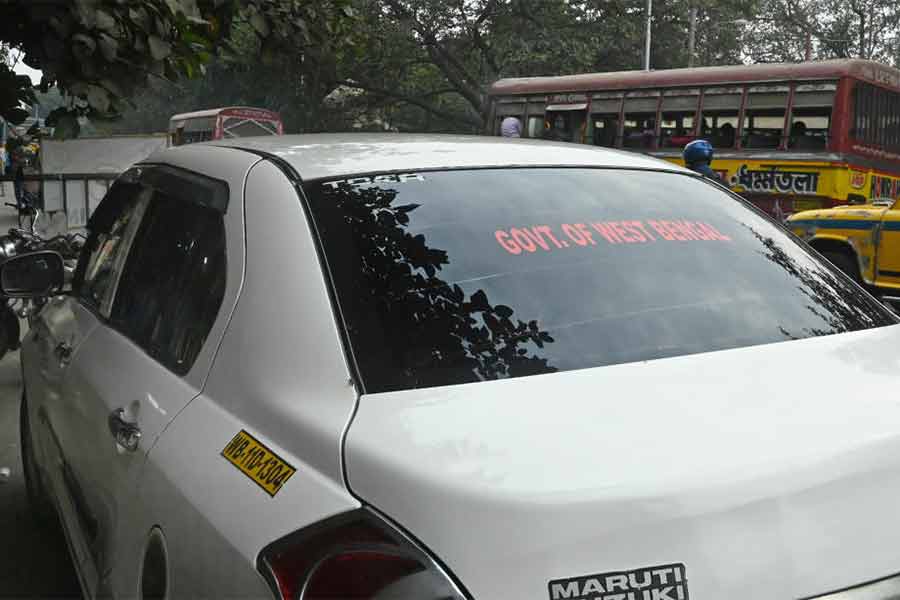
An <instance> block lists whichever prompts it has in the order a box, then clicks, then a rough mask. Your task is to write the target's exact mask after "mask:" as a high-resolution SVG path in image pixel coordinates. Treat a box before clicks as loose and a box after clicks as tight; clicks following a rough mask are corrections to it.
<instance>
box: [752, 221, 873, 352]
mask: <svg viewBox="0 0 900 600" xmlns="http://www.w3.org/2000/svg"><path fill="white" fill-rule="evenodd" d="M746 227H747V228H748V229H749V230H750V232H751V233H752V234H753V236H754V237H755V238H756V239H757V240H759V241H760V243H761V244H762V245H763V247H764V250H760V251H759V253H760V254H762V255H763V256H765V257H766V258H768V259H769V260H771V261H772V262H773V263H775V264H777V265H778V266H780V267H781V268H782V269H784V270H785V271H786V272H787V273H788V274H789V275H791V278H792V279H794V280H795V281H797V282H798V285H797V289H798V290H800V292H801V293H802V294H804V295H805V296H806V297H807V298H809V300H810V304H807V305H806V308H807V309H809V311H810V312H812V313H813V314H814V315H816V316H817V317H819V318H820V319H821V320H822V325H823V326H822V327H811V328H805V329H804V330H803V333H801V334H795V333H791V332H790V331H789V330H787V329H785V327H784V326H781V327H779V329H780V330H781V333H782V334H783V335H784V336H785V337H786V338H788V339H798V338H804V337H812V336H821V335H829V334H833V333H844V332H847V331H857V330H860V329H868V328H870V327H877V326H879V325H881V324H883V323H882V322H880V321H878V320H876V319H875V317H874V315H880V314H882V313H884V312H885V311H883V310H879V309H880V307H877V306H873V305H871V304H869V303H868V302H866V303H861V302H860V301H859V298H858V297H857V298H855V299H854V301H848V298H850V297H853V296H857V292H856V290H855V289H854V288H853V287H852V286H851V285H849V284H848V283H847V282H845V281H842V279H841V277H839V276H838V275H837V274H836V273H833V272H831V271H830V270H828V269H826V268H824V267H815V268H813V267H809V266H804V265H801V264H800V263H798V262H797V261H796V260H795V259H794V258H793V257H792V256H790V255H789V254H788V253H787V252H786V251H785V250H784V248H782V247H781V246H779V245H778V244H777V243H776V242H775V240H773V239H772V238H770V237H765V236H763V235H761V234H760V233H759V232H757V231H756V230H755V229H753V228H752V227H750V226H749V225H746ZM864 307H865V309H867V310H863V308H864Z"/></svg>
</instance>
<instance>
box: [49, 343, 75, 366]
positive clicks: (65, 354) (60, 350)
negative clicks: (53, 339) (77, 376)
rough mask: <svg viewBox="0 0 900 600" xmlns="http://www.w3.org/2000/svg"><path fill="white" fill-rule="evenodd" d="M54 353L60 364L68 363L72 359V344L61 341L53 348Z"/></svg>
mask: <svg viewBox="0 0 900 600" xmlns="http://www.w3.org/2000/svg"><path fill="white" fill-rule="evenodd" d="M53 354H54V355H56V358H57V359H58V360H59V364H60V365H67V364H69V361H70V360H72V346H70V345H69V344H67V343H66V342H60V343H58V344H57V345H56V347H55V348H54V349H53Z"/></svg>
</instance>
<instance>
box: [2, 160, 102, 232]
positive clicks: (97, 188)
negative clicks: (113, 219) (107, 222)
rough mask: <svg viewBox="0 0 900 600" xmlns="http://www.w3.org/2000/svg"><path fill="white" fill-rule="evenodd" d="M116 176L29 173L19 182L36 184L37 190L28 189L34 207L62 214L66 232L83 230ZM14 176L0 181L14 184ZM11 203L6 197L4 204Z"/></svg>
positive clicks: (4, 177) (7, 176) (5, 177)
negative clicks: (76, 229) (64, 219)
mask: <svg viewBox="0 0 900 600" xmlns="http://www.w3.org/2000/svg"><path fill="white" fill-rule="evenodd" d="M118 176H119V173H59V174H47V173H41V174H29V175H24V176H23V177H21V178H20V179H18V181H21V182H23V184H25V185H27V184H28V182H39V184H40V185H39V187H38V190H37V191H36V192H35V191H33V190H29V192H30V193H29V196H30V199H31V201H32V202H33V203H34V204H35V206H36V208H39V209H40V210H41V211H43V212H46V213H54V212H57V211H62V212H63V213H65V215H66V226H67V228H69V229H75V228H79V227H84V226H85V225H86V224H87V219H88V217H90V215H91V213H92V212H93V209H94V208H95V207H96V205H97V203H99V202H100V199H102V198H103V196H104V195H105V194H106V192H107V191H108V190H109V186H110V185H111V184H112V182H113V181H114V180H115V179H116V178H117V177H118ZM15 181H17V180H16V179H15V178H14V177H12V176H9V175H6V176H2V177H0V185H2V183H3V182H15ZM10 200H14V199H13V198H6V201H7V202H9V201H10Z"/></svg>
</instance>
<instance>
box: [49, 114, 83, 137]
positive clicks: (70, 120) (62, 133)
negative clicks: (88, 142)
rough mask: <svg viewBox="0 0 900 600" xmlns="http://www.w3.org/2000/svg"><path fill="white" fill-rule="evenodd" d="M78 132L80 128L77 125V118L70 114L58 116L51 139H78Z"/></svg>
mask: <svg viewBox="0 0 900 600" xmlns="http://www.w3.org/2000/svg"><path fill="white" fill-rule="evenodd" d="M54 112H55V111H54ZM79 131H81V126H80V125H79V124H78V117H77V116H76V115H75V114H74V113H72V112H66V113H65V114H61V115H59V117H58V118H57V119H56V122H55V124H54V125H53V137H54V138H55V139H58V140H65V139H69V138H74V137H78V132H79Z"/></svg>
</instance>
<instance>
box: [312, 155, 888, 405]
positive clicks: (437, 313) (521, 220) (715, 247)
mask: <svg viewBox="0 0 900 600" xmlns="http://www.w3.org/2000/svg"><path fill="white" fill-rule="evenodd" d="M308 191H309V192H310V196H311V200H310V201H311V207H312V212H313V216H314V219H315V221H316V224H317V226H318V228H319V231H320V234H321V236H322V240H323V245H324V251H325V255H326V260H327V262H328V265H329V269H330V271H331V273H332V277H333V280H334V285H335V288H336V294H337V299H338V303H339V305H340V309H341V311H342V316H343V319H344V323H345V326H346V328H347V331H348V336H349V340H350V344H351V346H352V352H353V354H354V356H355V359H356V361H357V364H358V366H359V370H360V373H361V376H362V378H363V384H364V386H365V390H366V392H368V393H373V392H380V391H388V390H399V389H409V388H418V387H427V386H438V385H448V384H455V383H464V382H472V381H480V380H490V379H499V378H505V377H517V376H523V375H535V374H540V373H551V372H556V371H566V370H570V369H582V368H587V367H597V366H601V365H611V364H617V363H626V362H633V361H643V360H650V359H657V358H664V357H671V356H679V355H685V354H692V353H698V352H708V351H713V350H723V349H727V348H737V347H742V346H752V345H756V344H767V343H773V342H780V341H785V340H792V339H799V338H806V337H811V336H820V335H828V334H833V333H840V332H846V331H854V330H859V329H865V328H870V327H878V326H883V325H888V324H893V323H894V322H895V320H894V317H893V316H892V315H891V314H890V313H889V312H888V311H887V310H886V309H884V308H883V307H882V306H881V305H879V304H878V303H877V302H875V301H874V300H872V299H871V298H870V297H869V296H867V295H866V294H863V293H860V292H859V291H858V289H857V288H856V287H855V286H854V285H852V284H851V283H850V282H849V281H848V280H847V279H846V278H844V277H843V276H842V275H840V274H838V273H837V272H835V271H833V270H832V269H831V268H830V267H828V266H826V265H825V264H824V263H823V262H820V260H819V259H817V258H815V257H813V256H811V255H810V254H808V253H807V252H806V250H805V249H804V248H803V247H802V246H801V245H800V244H799V243H797V242H796V241H795V240H794V238H792V237H791V236H790V234H788V233H786V232H784V231H783V230H782V229H780V228H779V227H777V226H776V225H774V224H772V223H771V222H770V221H768V220H767V219H766V218H764V217H762V216H760V215H758V214H757V213H755V212H754V211H752V210H751V209H749V208H747V207H746V206H745V205H744V204H743V203H741V202H740V201H738V200H736V199H734V198H732V197H731V196H730V195H729V194H727V193H726V192H724V191H722V190H720V189H718V188H716V187H714V186H713V185H711V184H709V183H707V182H704V181H703V180H699V179H696V178H694V177H690V176H685V175H680V174H673V173H661V172H642V171H625V170H603V169H550V168H546V169H503V170H499V169H488V170H472V171H446V172H424V173H409V174H400V175H381V176H371V177H357V178H352V179H345V180H341V181H318V182H311V183H309V184H308Z"/></svg>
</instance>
